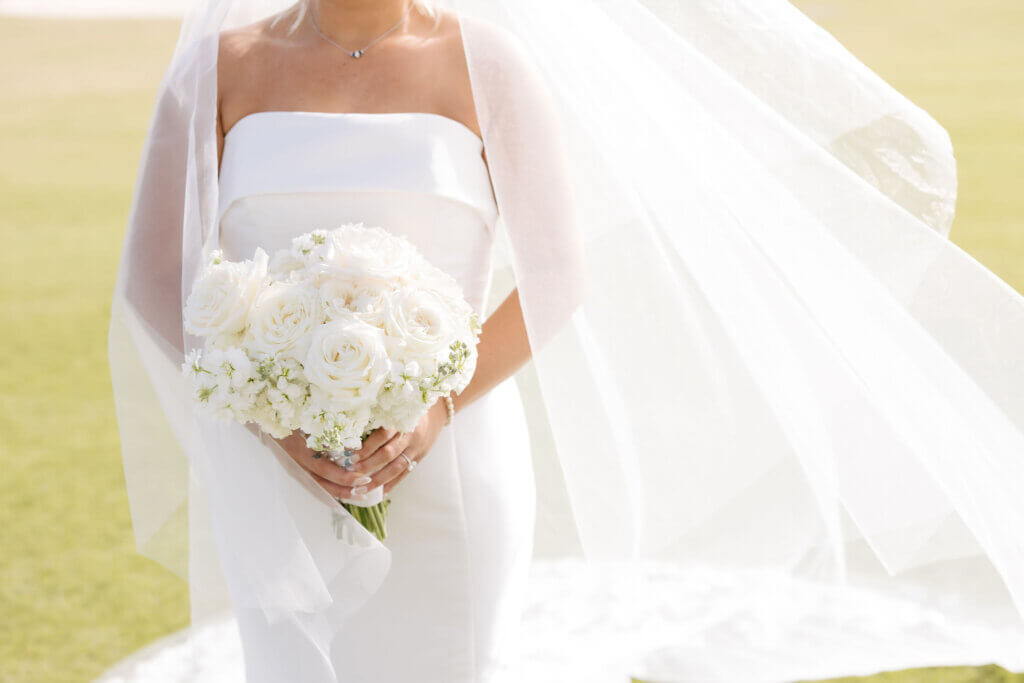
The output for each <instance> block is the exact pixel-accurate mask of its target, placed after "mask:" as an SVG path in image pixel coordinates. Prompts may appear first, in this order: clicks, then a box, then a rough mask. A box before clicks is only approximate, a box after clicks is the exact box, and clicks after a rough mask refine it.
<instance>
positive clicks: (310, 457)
mask: <svg viewBox="0 0 1024 683" xmlns="http://www.w3.org/2000/svg"><path fill="white" fill-rule="evenodd" d="M285 451H286V452H287V453H288V455H290V456H291V458H292V460H294V461H295V462H296V463H298V465H299V467H301V468H302V469H304V470H306V471H307V472H309V473H310V474H312V475H314V476H316V477H320V478H321V479H326V480H328V481H330V482H332V483H334V484H337V485H340V486H345V487H353V486H361V485H362V486H365V485H366V484H368V483H369V481H370V479H369V477H366V476H363V475H362V474H361V473H359V472H350V471H348V470H345V469H343V468H341V467H339V466H338V465H335V464H334V463H333V462H331V461H330V460H328V459H327V458H324V457H319V458H318V457H316V452H315V451H313V450H311V449H310V448H309V447H307V446H306V444H305V443H301V444H296V443H288V447H287V448H285Z"/></svg>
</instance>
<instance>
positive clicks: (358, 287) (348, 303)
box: [320, 277, 386, 324]
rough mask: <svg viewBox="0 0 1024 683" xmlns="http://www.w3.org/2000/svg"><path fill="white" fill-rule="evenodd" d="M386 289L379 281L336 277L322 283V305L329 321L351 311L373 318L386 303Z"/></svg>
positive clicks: (344, 315)
mask: <svg viewBox="0 0 1024 683" xmlns="http://www.w3.org/2000/svg"><path fill="white" fill-rule="evenodd" d="M385 291H386V290H385V288H384V287H383V286H381V285H380V283H377V282H373V281H360V280H357V279H353V278H345V277H334V278H330V279H327V280H326V281H324V282H323V283H322V284H321V285H320V305H321V307H322V308H323V311H324V315H325V317H326V318H327V320H329V321H330V320H337V319H339V318H344V317H346V316H347V315H349V314H350V313H357V314H365V315H367V316H370V317H371V318H372V317H373V315H374V313H375V312H377V311H379V310H381V309H382V308H383V306H384V304H385V298H384V295H385ZM360 317H362V316H360ZM366 321H367V322H371V321H370V320H366ZM371 324H372V323H371Z"/></svg>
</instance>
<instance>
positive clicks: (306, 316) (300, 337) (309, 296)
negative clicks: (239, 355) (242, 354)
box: [245, 282, 322, 358]
mask: <svg viewBox="0 0 1024 683" xmlns="http://www.w3.org/2000/svg"><path fill="white" fill-rule="evenodd" d="M321 319H322V312H321V310H320V300H319V296H318V294H317V290H316V289H315V288H314V287H313V286H312V285H311V284H308V283H305V282H271V283H270V284H269V285H268V286H267V287H265V288H264V289H263V291H262V292H260V294H259V296H257V297H256V300H255V301H253V303H252V308H251V310H250V312H249V328H248V330H247V331H246V334H245V347H246V348H247V349H249V351H250V352H254V353H257V354H268V355H275V354H287V355H291V356H292V357H294V358H302V357H303V356H304V355H305V353H306V349H307V348H309V340H310V336H311V335H312V334H313V331H314V330H315V329H316V327H317V326H318V325H319V324H320V321H321Z"/></svg>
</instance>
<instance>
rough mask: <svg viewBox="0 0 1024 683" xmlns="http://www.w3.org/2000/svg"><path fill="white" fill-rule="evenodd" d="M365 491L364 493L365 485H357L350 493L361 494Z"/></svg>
mask: <svg viewBox="0 0 1024 683" xmlns="http://www.w3.org/2000/svg"><path fill="white" fill-rule="evenodd" d="M365 493H366V487H365V486H357V487H355V488H354V489H352V495H353V496H362V495H363V494H365Z"/></svg>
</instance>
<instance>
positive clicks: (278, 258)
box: [269, 249, 306, 280]
mask: <svg viewBox="0 0 1024 683" xmlns="http://www.w3.org/2000/svg"><path fill="white" fill-rule="evenodd" d="M305 267H306V263H305V261H304V260H303V259H301V258H299V257H298V256H296V255H295V253H294V252H293V251H292V250H291V249H280V250H279V251H277V253H275V254H274V257H273V258H272V259H270V269H269V270H270V274H271V275H273V276H274V277H275V278H276V279H278V280H287V279H290V278H292V277H293V274H294V275H301V274H302V270H303V269H304V268H305Z"/></svg>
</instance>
